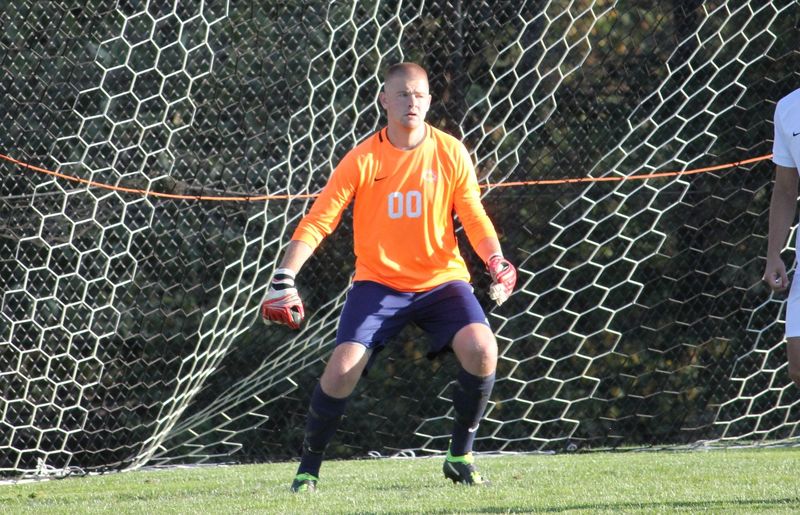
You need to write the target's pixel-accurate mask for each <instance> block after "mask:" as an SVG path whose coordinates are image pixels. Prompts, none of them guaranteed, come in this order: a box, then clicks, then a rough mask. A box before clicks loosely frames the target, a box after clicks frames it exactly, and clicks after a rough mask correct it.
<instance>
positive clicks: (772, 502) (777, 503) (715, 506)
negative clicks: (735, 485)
mask: <svg viewBox="0 0 800 515" xmlns="http://www.w3.org/2000/svg"><path fill="white" fill-rule="evenodd" d="M792 506H794V507H798V508H800V497H784V498H781V499H748V500H719V501H665V502H649V503H648V502H644V503H637V502H619V503H582V504H571V505H567V506H559V507H557V508H556V507H553V508H548V507H544V506H530V507H526V508H513V507H503V508H500V507H498V508H489V507H484V508H479V507H472V508H470V510H469V511H470V513H561V512H569V511H585V512H597V511H611V512H617V511H623V510H643V511H645V512H654V511H662V510H663V511H667V512H671V511H677V510H690V511H691V510H709V509H711V510H723V511H724V510H726V509H731V510H733V509H740V510H741V509H744V510H746V509H747V508H760V509H765V508H767V509H768V508H789V507H792ZM387 513H391V512H387ZM397 513H407V512H397ZM425 513H429V514H437V513H453V512H452V509H444V508H440V509H435V510H431V511H428V510H426V511H425Z"/></svg>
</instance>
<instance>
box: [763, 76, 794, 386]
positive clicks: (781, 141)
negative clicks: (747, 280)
mask: <svg viewBox="0 0 800 515" xmlns="http://www.w3.org/2000/svg"><path fill="white" fill-rule="evenodd" d="M774 126H775V138H774V139H773V146H772V161H773V162H774V163H775V185H774V186H773V190H772V199H771V200H770V205H769V234H768V238H767V264H766V268H765V270H764V281H765V282H766V283H767V285H769V287H770V288H772V290H773V291H775V292H780V291H784V290H786V288H787V287H788V286H789V278H788V276H787V275H786V265H785V264H784V262H783V259H781V249H783V246H784V244H785V243H786V238H787V237H788V236H789V230H790V229H791V227H792V224H793V223H794V220H795V213H796V212H797V189H798V188H797V184H798V171H797V168H798V163H800V89H797V90H795V91H794V92H792V93H789V94H788V95H787V96H785V97H784V98H782V99H781V100H780V101H779V102H778V105H777V106H776V107H775V124H774ZM799 245H800V231H798V232H797V239H796V241H795V250H797V249H800V246H799ZM795 259H796V257H795ZM798 282H800V279H799V278H798V274H797V273H796V272H795V274H794V279H793V280H792V283H791V289H790V290H789V298H788V300H787V301H786V354H787V356H788V361H789V377H791V378H792V381H794V383H795V384H796V385H798V386H800V284H798Z"/></svg>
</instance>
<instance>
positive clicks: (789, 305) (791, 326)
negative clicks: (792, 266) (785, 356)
mask: <svg viewBox="0 0 800 515" xmlns="http://www.w3.org/2000/svg"><path fill="white" fill-rule="evenodd" d="M798 276H800V273H799V272H798V271H795V274H794V277H793V278H792V285H791V286H790V287H789V298H788V299H786V337H787V338H792V337H794V336H800V284H798Z"/></svg>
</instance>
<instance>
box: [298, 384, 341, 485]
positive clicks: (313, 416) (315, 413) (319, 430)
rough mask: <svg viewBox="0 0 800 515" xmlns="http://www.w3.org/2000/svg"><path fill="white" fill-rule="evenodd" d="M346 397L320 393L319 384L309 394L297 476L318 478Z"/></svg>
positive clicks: (337, 425)
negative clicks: (339, 397) (341, 397)
mask: <svg viewBox="0 0 800 515" xmlns="http://www.w3.org/2000/svg"><path fill="white" fill-rule="evenodd" d="M346 406H347V397H345V398H344V399H337V398H336V397H331V396H330V395H328V394H326V393H325V392H323V391H322V387H320V385H319V383H317V386H316V388H314V393H312V394H311V403H310V405H309V407H308V418H306V431H305V437H304V438H303V456H302V457H301V458H300V466H299V467H298V469H297V473H298V474H303V473H305V474H311V475H312V476H315V477H319V468H320V466H321V465H322V457H323V455H324V453H325V448H326V447H327V446H328V442H330V441H331V438H333V435H334V434H335V433H336V428H337V427H339V421H340V420H341V419H342V415H343V414H344V410H345V407H346Z"/></svg>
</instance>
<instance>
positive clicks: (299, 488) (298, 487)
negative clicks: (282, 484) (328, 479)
mask: <svg viewBox="0 0 800 515" xmlns="http://www.w3.org/2000/svg"><path fill="white" fill-rule="evenodd" d="M317 481H319V478H318V477H314V476H312V475H311V474H305V473H303V474H297V475H296V476H294V481H292V492H316V491H317Z"/></svg>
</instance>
